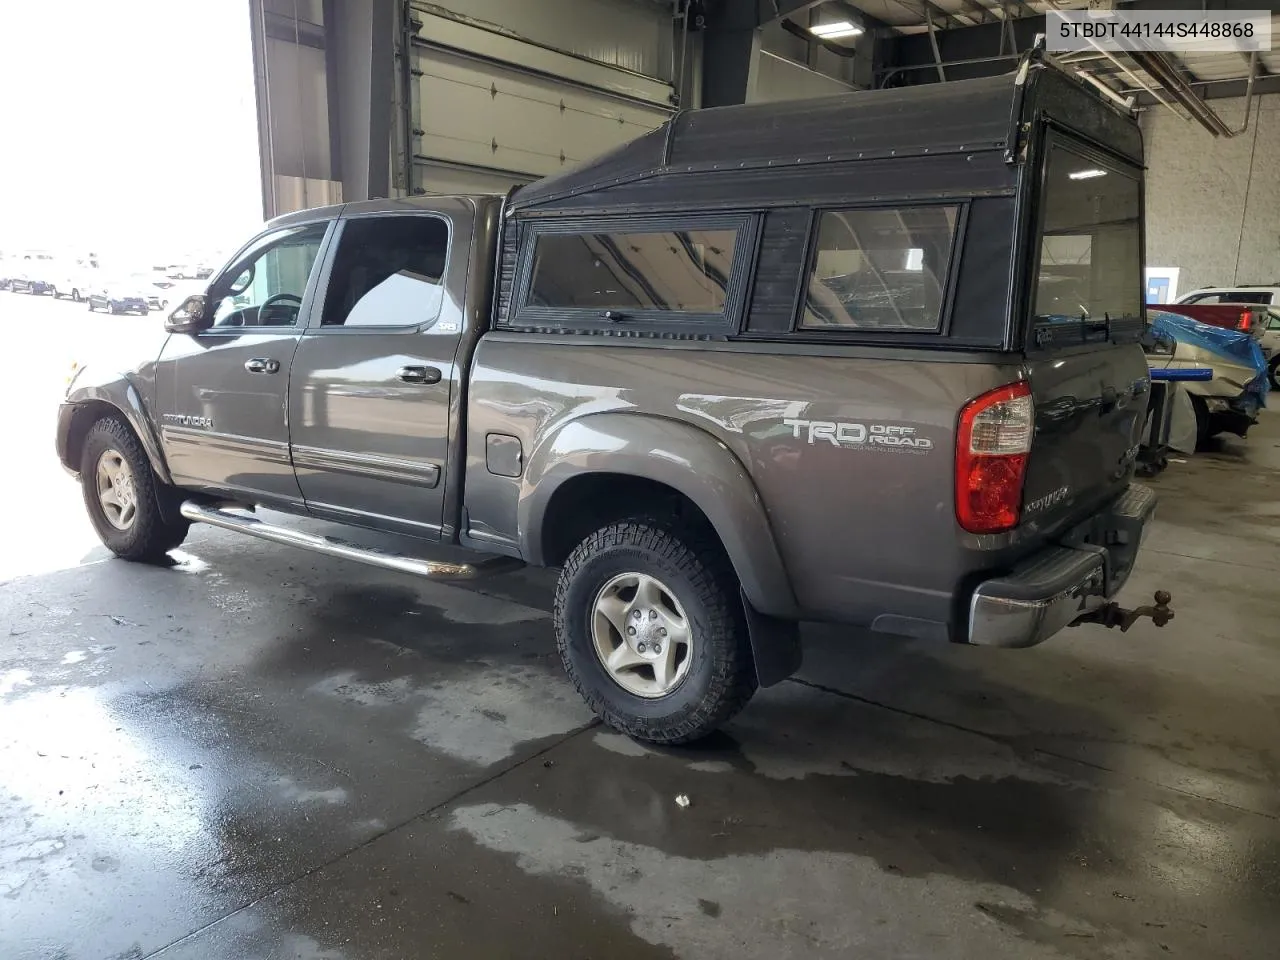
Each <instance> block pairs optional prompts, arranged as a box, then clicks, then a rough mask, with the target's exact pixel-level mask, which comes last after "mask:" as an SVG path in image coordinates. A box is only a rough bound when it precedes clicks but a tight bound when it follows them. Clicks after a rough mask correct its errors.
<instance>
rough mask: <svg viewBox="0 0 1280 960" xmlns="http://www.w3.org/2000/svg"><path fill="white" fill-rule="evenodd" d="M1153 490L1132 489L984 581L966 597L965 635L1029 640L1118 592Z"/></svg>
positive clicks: (982, 641)
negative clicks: (1060, 539)
mask: <svg viewBox="0 0 1280 960" xmlns="http://www.w3.org/2000/svg"><path fill="white" fill-rule="evenodd" d="M1155 507H1156V495H1155V494H1154V493H1153V492H1152V491H1151V489H1150V488H1148V487H1144V486H1142V485H1141V484H1136V483H1135V484H1130V486H1129V488H1128V489H1127V490H1126V491H1125V492H1124V493H1123V494H1121V495H1120V496H1119V497H1117V498H1116V499H1115V500H1114V501H1112V502H1111V503H1110V504H1108V505H1107V507H1106V508H1104V510H1102V511H1100V512H1099V514H1098V515H1097V516H1095V517H1093V518H1092V519H1090V520H1089V521H1088V522H1087V523H1085V524H1082V525H1081V526H1080V527H1078V528H1076V529H1075V530H1073V531H1072V532H1071V533H1070V534H1068V535H1067V536H1066V537H1064V538H1063V542H1062V543H1060V544H1058V545H1055V546H1052V547H1049V548H1047V549H1045V550H1042V551H1041V552H1039V553H1037V554H1036V555H1035V556H1034V557H1032V558H1030V559H1029V560H1027V561H1024V562H1023V563H1021V564H1019V565H1018V566H1017V567H1015V568H1014V570H1013V572H1011V573H1010V574H1009V575H1008V576H1005V577H998V578H996V579H993V580H987V581H986V582H985V583H982V584H979V586H978V588H977V589H976V590H975V591H974V594H973V598H972V600H971V601H970V603H969V633H968V642H969V643H973V644H977V645H979V646H986V647H1032V646H1035V645H1036V644H1037V643H1042V642H1044V641H1045V640H1048V639H1049V638H1050V637H1052V636H1053V635H1054V634H1055V633H1057V632H1058V631H1059V630H1061V629H1063V628H1064V627H1066V626H1068V625H1070V624H1071V623H1072V622H1074V621H1075V620H1076V619H1078V618H1079V617H1081V616H1082V615H1084V614H1086V613H1088V612H1089V611H1090V610H1093V609H1095V608H1097V607H1099V606H1101V605H1102V604H1104V603H1106V602H1107V600H1108V599H1109V598H1110V597H1112V596H1114V595H1115V594H1116V593H1117V592H1118V591H1119V590H1120V588H1121V587H1123V586H1124V584H1125V581H1126V580H1128V579H1129V574H1130V572H1132V570H1133V564H1134V561H1135V560H1136V559H1137V554H1138V547H1139V546H1140V545H1141V543H1142V539H1143V537H1144V536H1145V533H1146V530H1147V525H1148V522H1149V521H1150V520H1151V517H1152V516H1153V515H1154V513H1155Z"/></svg>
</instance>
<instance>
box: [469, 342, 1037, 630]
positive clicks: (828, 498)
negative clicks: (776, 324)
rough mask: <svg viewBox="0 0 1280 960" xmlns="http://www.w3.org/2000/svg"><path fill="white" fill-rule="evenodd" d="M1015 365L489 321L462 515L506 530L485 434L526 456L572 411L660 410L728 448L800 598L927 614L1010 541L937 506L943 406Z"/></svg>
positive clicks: (945, 469) (937, 618) (849, 611)
mask: <svg viewBox="0 0 1280 960" xmlns="http://www.w3.org/2000/svg"><path fill="white" fill-rule="evenodd" d="M992 356H994V355H992ZM1018 376H1019V371H1018V366H1017V365H1016V363H1014V362H1012V361H1011V360H1010V359H1008V358H1006V359H1004V360H1003V361H1001V362H992V361H991V358H990V357H981V356H977V355H947V354H942V353H939V352H933V353H926V352H917V351H912V352H906V351H900V352H899V358H898V359H892V358H889V357H886V351H883V350H880V351H868V350H865V349H864V350H862V351H858V350H856V349H852V348H840V347H835V346H825V347H807V348H806V347H779V346H778V345H776V344H773V345H768V346H756V345H751V344H745V343H737V344H725V343H716V344H708V343H654V342H644V341H633V340H621V339H614V338H608V339H605V338H598V339H594V340H588V339H586V338H583V337H572V336H570V337H547V336H538V335H526V334H517V333H496V334H495V333H491V334H488V335H486V336H485V338H484V339H483V340H482V341H481V343H480V346H479V348H478V350H477V354H476V361H475V365H474V367H473V373H472V379H471V399H470V404H469V408H470V415H469V421H468V437H467V449H468V452H469V454H468V462H467V477H466V490H467V505H468V514H469V523H470V531H471V532H472V533H473V534H479V535H480V536H481V537H485V538H488V539H489V540H490V541H491V542H504V541H505V542H506V543H509V544H514V543H516V542H518V540H519V538H520V534H521V531H519V530H518V529H517V519H516V518H517V505H518V503H519V500H520V498H521V496H522V487H523V485H524V484H525V483H526V482H527V481H525V480H524V478H521V477H501V476H496V475H494V474H493V473H491V472H490V471H489V469H488V465H487V463H486V456H485V449H486V438H487V437H488V436H489V435H492V434H503V435H507V436H512V437H515V438H517V439H518V441H519V443H520V446H521V449H522V454H523V458H524V462H525V463H526V464H527V463H528V462H529V461H530V459H531V458H533V457H535V456H538V455H539V454H538V452H537V448H538V446H539V445H540V444H544V443H547V442H548V441H550V440H551V439H552V438H554V436H555V434H556V432H557V431H558V430H559V429H560V428H561V427H562V426H563V425H564V424H566V423H568V422H570V421H572V420H574V419H576V418H580V417H583V416H587V415H590V414H592V413H599V412H604V411H620V412H628V411H629V412H635V413H644V414H649V415H655V416H661V417H669V418H673V419H677V420H681V421H684V422H686V423H689V424H691V425H694V426H696V427H698V428H699V429H701V430H704V431H706V432H707V434H709V435H710V436H712V437H714V438H715V439H717V440H719V441H721V442H723V443H724V444H725V445H726V446H727V447H728V448H729V449H730V450H731V451H732V452H733V453H734V454H735V455H736V456H737V458H738V459H739V460H740V461H741V462H742V463H743V464H744V466H745V467H746V469H747V471H748V473H749V474H750V476H751V479H752V481H753V482H754V483H755V485H756V488H757V489H758V490H759V493H760V496H761V497H762V499H763V502H764V505H765V508H766V512H767V515H768V517H769V521H770V524H771V526H772V529H773V535H774V537H775V539H776V541H777V544H778V548H779V551H780V553H781V555H782V558H783V561H784V563H785V564H786V567H787V571H788V573H789V575H790V579H791V584H792V588H793V590H794V592H795V594H796V599H797V600H798V601H799V603H800V606H801V607H802V608H803V609H804V610H805V611H806V612H807V613H808V614H809V615H811V616H814V617H823V618H826V617H830V618H840V619H843V620H852V621H854V622H861V623H866V624H868V625H869V624H871V623H872V622H873V621H875V620H876V618H878V617H883V616H895V617H902V618H919V619H920V620H923V621H933V622H935V623H938V624H941V623H944V622H947V621H949V620H951V619H952V615H953V611H952V609H951V605H952V602H953V601H952V597H953V593H954V592H955V591H956V590H957V589H958V586H959V584H960V582H961V581H962V580H964V579H965V578H966V577H967V576H968V575H969V574H970V573H972V572H974V571H977V570H988V569H991V568H993V567H998V566H999V565H1001V564H1002V563H1004V562H1006V561H1007V560H1008V558H1009V557H1010V556H1011V554H1012V553H1016V552H1017V549H1018V547H1017V544H1016V543H1012V542H1011V541H1010V539H1009V538H1000V537H986V538H978V537H970V536H968V535H965V534H963V532H962V531H960V530H959V528H958V527H957V525H956V523H955V508H954V457H955V453H954V434H955V427H956V423H955V420H956V412H957V411H958V410H959V409H960V408H961V407H962V406H963V405H964V403H965V401H966V400H967V399H969V398H970V397H973V396H975V395H977V394H980V393H982V392H984V391H986V390H988V389H991V388H992V387H995V386H998V385H1000V384H1002V383H1006V382H1009V381H1011V380H1014V379H1017V378H1018ZM607 459H608V458H603V461H602V467H601V468H602V470H608V469H609V468H608V463H607ZM883 625H884V624H882V626H883Z"/></svg>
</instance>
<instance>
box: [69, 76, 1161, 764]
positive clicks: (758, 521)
mask: <svg viewBox="0 0 1280 960" xmlns="http://www.w3.org/2000/svg"><path fill="white" fill-rule="evenodd" d="M1081 170H1087V171H1091V172H1090V174H1089V176H1088V177H1084V178H1082V177H1079V176H1077V174H1078V173H1079V172H1080V171H1081ZM1142 171H1143V160H1142V140H1141V136H1140V134H1139V131H1138V126H1137V124H1136V122H1135V121H1134V119H1133V117H1132V116H1130V115H1128V114H1126V113H1122V112H1120V111H1118V110H1117V109H1116V108H1114V107H1112V106H1111V105H1110V104H1109V103H1108V102H1106V101H1104V100H1102V99H1101V98H1100V97H1098V96H1097V95H1096V94H1095V93H1094V92H1092V91H1091V90H1090V89H1089V88H1087V87H1085V86H1083V85H1081V84H1080V83H1079V82H1078V81H1076V80H1075V79H1073V78H1071V77H1069V76H1067V75H1066V74H1065V73H1063V72H1062V71H1060V70H1058V69H1057V68H1056V67H1054V66H1053V65H1052V63H1051V62H1050V61H1048V60H1047V58H1045V57H1043V56H1042V55H1040V54H1039V53H1038V52H1037V53H1034V54H1032V55H1029V56H1028V57H1027V58H1026V59H1025V60H1024V61H1023V62H1022V64H1021V66H1020V68H1019V70H1018V72H1017V73H1016V74H1011V75H1009V76H1004V77H997V78H991V79H982V80H971V81H962V82H958V83H949V84H939V85H937V86H930V87H918V88H904V89H893V90H881V91H875V92H867V93H857V94H850V95H847V96H837V97H829V98H824V99H818V100H812V101H804V102H800V103H784V104H752V105H745V106H734V107H725V108H718V109H708V110H696V111H689V112H685V113H680V114H678V115H677V116H675V117H674V118H673V119H672V120H671V121H669V122H668V123H667V124H665V125H664V126H663V127H661V128H660V129H658V130H656V131H654V132H652V133H649V134H646V135H644V136H642V137H641V138H639V139H638V140H636V141H635V142H633V143H631V144H629V145H627V146H624V147H622V148H620V149H618V150H615V151H614V152H612V153H609V154H607V155H605V156H603V157H601V158H599V159H597V160H595V161H592V162H589V163H587V164H585V165H583V166H580V167H577V168H575V169H573V170H569V171H566V172H565V173H562V174H559V175H557V176H555V177H551V178H548V179H545V180H542V181H538V182H536V183H534V184H531V185H528V186H525V187H522V188H520V189H518V190H515V191H514V192H512V193H511V194H509V195H507V196H505V197H503V196H454V197H445V196H431V197H426V196H424V197H416V198H411V199H393V200H373V201H361V202H352V203H347V204H345V205H342V206H334V207H326V208H322V209H316V210H308V211H304V212H300V213H294V214H290V215H288V216H284V217H281V218H279V219H277V220H275V221H273V222H271V223H270V224H268V225H267V227H266V229H265V230H264V231H263V232H262V234H261V235H259V236H257V237H255V238H254V239H252V240H251V241H249V242H248V243H247V244H246V245H245V246H244V247H243V249H241V250H240V251H239V252H237V253H236V254H235V255H234V256H233V257H232V258H231V260H230V262H229V263H228V264H227V265H226V266H225V267H223V268H222V269H221V270H219V271H217V272H216V273H215V274H214V275H213V277H212V278H211V279H210V281H209V284H208V288H207V290H206V292H205V293H203V294H200V295H195V296H192V297H190V298H188V299H187V300H185V301H184V302H183V303H182V304H181V305H180V306H179V307H178V308H177V309H176V310H175V311H173V313H171V314H170V316H169V317H168V319H167V321H166V328H167V330H168V331H169V336H168V338H167V340H166V341H165V343H164V346H163V348H162V349H160V351H159V353H158V355H155V356H149V357H142V358H140V361H141V362H140V363H139V364H138V365H137V366H136V367H134V368H132V369H129V370H124V371H117V370H112V369H106V370H95V368H94V367H93V366H92V365H86V366H85V367H82V368H80V369H79V370H78V371H77V372H76V373H75V374H74V378H73V380H72V381H71V383H70V384H69V386H68V388H67V394H66V397H65V402H64V403H63V404H62V406H61V409H60V412H59V416H58V423H57V434H56V446H57V451H58V455H59V457H60V458H61V461H62V463H63V464H64V465H65V466H66V468H67V469H68V470H69V471H70V472H72V474H73V475H75V476H76V477H78V479H79V482H80V484H81V487H82V490H83V497H84V503H85V506H86V508H87V510H88V514H89V516H90V518H91V520H92V522H93V524H94V526H95V528H96V530H97V532H98V533H99V535H100V536H101V538H102V541H103V542H104V543H105V544H106V545H107V547H108V548H110V549H111V550H112V551H114V552H115V553H116V554H118V555H119V556H121V557H124V558H127V559H132V560H149V559H154V558H156V557H158V556H159V555H162V554H163V553H164V552H165V551H167V550H169V549H172V548H174V547H176V546H177V545H178V544H180V543H181V542H182V540H183V538H184V537H185V536H186V534H187V530H188V527H189V525H190V524H191V523H192V522H204V523H209V524H213V525H215V526H219V527H222V528H225V529H229V530H233V531H237V532H239V533H243V534H246V535H249V536H256V537H259V538H262V539H265V540H268V541H273V542H278V543H283V544H292V545H295V546H300V547H304V548H307V549H311V550H316V551H321V552H324V553H328V554H331V555H337V556H342V557H348V558H350V559H353V560H357V561H363V562H365V563H370V564H375V565H378V566H381V567H385V568H389V569H393V570H399V571H402V572H406V573H411V574H417V575H420V576H424V577H435V578H454V579H459V578H461V579H465V578H471V577H476V576H479V575H482V574H484V573H486V572H488V571H493V570H497V569H503V568H504V567H505V566H507V565H511V564H515V563H527V564H535V565H542V566H547V567H551V568H559V571H560V572H559V579H558V585H557V588H556V594H555V601H554V627H555V633H556V639H557V644H558V647H559V651H560V654H561V658H562V661H563V664H564V667H565V669H566V670H567V672H568V674H569V676H570V678H571V679H572V681H573V683H574V684H575V685H576V686H577V688H578V690H579V691H580V692H581V694H582V695H583V697H584V698H585V699H586V701H587V702H588V703H589V704H590V705H591V707H592V708H593V709H594V710H595V711H596V713H597V714H598V715H599V716H600V717H601V718H603V719H604V720H605V721H606V722H607V723H609V724H610V725H612V726H614V727H615V728H617V729H619V730H622V731H624V732H626V733H629V734H631V735H632V736H635V737H637V738H641V739H645V740H649V741H653V742H659V743H680V742H685V741H689V740H692V739H695V738H697V737H700V736H703V735H705V734H707V733H708V732H710V731H711V730H713V729H715V728H716V727H717V726H718V725H720V724H722V723H723V722H724V721H725V720H726V719H728V718H729V717H730V716H732V715H733V714H734V713H735V712H736V711H737V710H739V709H740V708H741V707H742V706H743V705H744V704H745V703H746V702H747V700H748V699H749V698H750V697H751V695H752V693H753V692H754V691H755V689H756V688H757V687H758V686H761V685H769V684H773V683H777V682H779V681H781V680H782V679H784V678H786V677H787V676H789V675H790V674H792V673H793V672H794V671H795V670H796V669H797V668H798V667H799V665H800V662H801V653H802V651H801V642H800V633H799V630H798V628H797V622H798V621H801V620H806V619H810V620H827V621H835V622H840V623H847V624H851V625H855V626H858V627H862V628H868V629H870V630H872V631H876V632H879V633H882V634H884V635H886V636H894V635H896V636H904V635H905V636H910V637H917V638H936V639H938V640H941V641H955V642H961V643H969V644H978V645H994V646H1002V647H1025V646H1030V645H1033V644H1036V643H1039V642H1040V641H1043V640H1045V639H1047V638H1049V637H1050V636H1052V635H1054V634H1056V633H1058V632H1059V631H1060V630H1062V629H1063V628H1064V627H1066V626H1068V625H1074V624H1086V623H1094V624H1100V625H1102V626H1108V627H1115V626H1118V627H1121V628H1122V629H1124V630H1127V629H1129V627H1130V626H1131V625H1132V624H1133V623H1134V622H1135V621H1136V620H1137V619H1138V618H1139V617H1143V616H1149V617H1150V618H1151V619H1152V620H1153V621H1154V622H1155V623H1156V624H1157V625H1163V624H1164V623H1165V622H1166V621H1167V620H1168V619H1169V618H1170V617H1171V616H1172V611H1171V610H1170V609H1169V597H1168V596H1167V595H1166V594H1164V593H1163V591H1162V592H1161V593H1159V594H1157V596H1156V598H1155V603H1154V604H1147V605H1144V606H1143V607H1140V608H1138V609H1134V610H1126V609H1123V608H1121V607H1120V606H1119V605H1118V604H1117V603H1116V602H1115V601H1114V599H1112V598H1114V596H1115V594H1116V592H1117V591H1118V590H1119V589H1120V588H1121V586H1122V585H1123V584H1124V583H1125V581H1126V579H1127V577H1128V576H1129V573H1130V571H1131V570H1132V569H1133V565H1134V562H1135V558H1136V555H1137V551H1138V548H1139V543H1140V542H1141V539H1142V535H1143V532H1144V529H1145V527H1146V525H1147V524H1148V521H1149V519H1150V517H1151V515H1152V511H1153V509H1154V506H1155V497H1154V495H1153V494H1152V493H1151V491H1150V490H1149V489H1147V488H1145V487H1142V486H1140V485H1137V484H1134V483H1133V482H1132V480H1133V475H1134V465H1135V457H1136V452H1137V449H1138V445H1139V442H1140V433H1141V430H1142V426H1143V423H1144V421H1145V418H1146V410H1147V403H1148V396H1149V388H1150V380H1149V377H1148V372H1147V365H1146V362H1145V360H1144V356H1143V352H1142V349H1141V347H1140V346H1139V342H1138V341H1139V338H1140V337H1141V335H1142V332H1143V318H1142V295H1143V272H1142V254H1141V236H1142V230H1141V222H1140V216H1141V210H1142V202H1141V196H1142V185H1143V172H1142ZM1068 290H1069V301H1070V304H1071V306H1070V311H1069V312H1063V311H1061V310H1059V309H1057V307H1056V306H1055V304H1056V303H1057V302H1058V301H1059V300H1061V298H1062V295H1063V294H1065V293H1068ZM258 507H261V508H267V509H270V510H272V511H276V512H283V513H285V514H289V515H294V516H297V517H302V518H317V519H319V520H323V521H332V522H336V523H337V524H343V525H349V526H357V527H362V528H368V529H371V530H374V531H379V532H384V533H388V534H400V535H404V534H407V535H409V536H411V537H416V538H418V539H419V540H420V541H421V542H422V544H423V553H427V552H429V550H428V548H429V546H430V545H431V544H438V543H445V544H453V545H458V546H462V547H465V548H468V549H469V550H472V551H474V552H475V560H474V562H469V563H457V562H452V563H444V562H440V561H437V560H430V559H425V558H424V557H421V556H416V555H409V554H407V553H404V552H401V553H391V552H388V551H385V550H379V549H369V548H366V547H362V546H357V545H355V544H353V543H351V542H349V541H346V540H344V539H340V538H337V537H328V536H318V535H316V534H314V533H310V532H306V531H304V530H301V529H299V528H298V527H297V526H296V525H291V524H288V523H281V522H269V521H267V520H264V519H261V518H260V517H259V516H255V515H253V511H254V510H255V508H258Z"/></svg>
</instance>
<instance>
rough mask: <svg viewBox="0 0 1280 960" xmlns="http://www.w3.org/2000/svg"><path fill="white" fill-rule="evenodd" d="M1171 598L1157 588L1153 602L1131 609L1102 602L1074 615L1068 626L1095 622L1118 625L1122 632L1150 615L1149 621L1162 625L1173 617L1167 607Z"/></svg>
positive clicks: (1110, 625)
mask: <svg viewBox="0 0 1280 960" xmlns="http://www.w3.org/2000/svg"><path fill="white" fill-rule="evenodd" d="M1172 600H1173V597H1171V596H1169V593H1168V591H1166V590H1157V591H1156V595H1155V601H1156V602H1155V603H1154V604H1150V603H1148V604H1144V605H1143V606H1141V607H1136V608H1135V609H1133V610H1126V609H1125V608H1124V607H1122V606H1120V604H1118V603H1115V602H1111V603H1104V604H1103V605H1102V606H1100V607H1097V608H1095V609H1093V610H1090V611H1089V612H1088V613H1083V614H1081V615H1080V616H1078V617H1076V619H1075V620H1073V621H1071V623H1070V626H1073V627H1078V626H1080V625H1081V624H1083V623H1097V624H1101V625H1102V626H1104V627H1107V628H1108V629H1109V628H1111V627H1119V628H1120V632H1121V633H1124V632H1126V631H1127V630H1128V629H1129V628H1130V627H1132V626H1133V625H1134V624H1135V623H1137V622H1138V621H1139V620H1141V619H1142V618H1143V617H1150V618H1151V622H1152V623H1154V624H1155V625H1156V626H1157V627H1163V626H1164V625H1165V624H1166V623H1168V622H1169V621H1170V620H1172V619H1173V611H1172V610H1170V609H1169V604H1170V603H1171V602H1172Z"/></svg>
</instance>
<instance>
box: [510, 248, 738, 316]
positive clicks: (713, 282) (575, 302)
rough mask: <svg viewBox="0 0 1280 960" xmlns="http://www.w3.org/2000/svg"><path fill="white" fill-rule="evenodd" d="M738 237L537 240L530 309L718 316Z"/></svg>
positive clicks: (530, 290) (723, 300) (720, 312)
mask: <svg viewBox="0 0 1280 960" xmlns="http://www.w3.org/2000/svg"><path fill="white" fill-rule="evenodd" d="M736 239H737V231H736V230H674V231H652V232H649V231H644V232H642V231H635V232H630V231H629V232H625V233H624V232H609V233H573V234H566V233H543V234H540V235H539V236H538V238H537V241H536V245H535V247H534V260H533V279H532V282H531V284H530V289H529V298H528V306H531V307H551V308H560V309H585V310H592V311H598V312H604V311H605V310H617V311H621V312H625V311H627V310H637V311H674V312H679V313H689V314H704V315H717V316H718V315H720V314H722V313H723V312H724V305H725V298H726V289H727V287H728V285H729V273H730V268H731V266H732V264H733V251H734V243H735V240H736Z"/></svg>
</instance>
